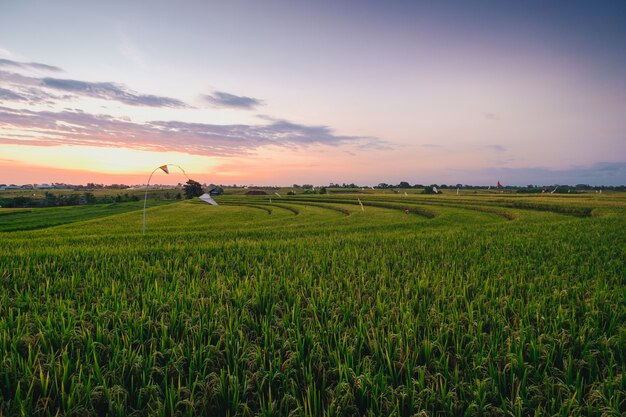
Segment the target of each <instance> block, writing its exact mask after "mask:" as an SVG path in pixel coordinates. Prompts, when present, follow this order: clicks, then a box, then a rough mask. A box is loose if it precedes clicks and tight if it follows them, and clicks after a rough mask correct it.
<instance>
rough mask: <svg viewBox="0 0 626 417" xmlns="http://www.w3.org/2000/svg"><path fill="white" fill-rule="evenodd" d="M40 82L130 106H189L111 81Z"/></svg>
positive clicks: (49, 86) (45, 80)
mask: <svg viewBox="0 0 626 417" xmlns="http://www.w3.org/2000/svg"><path fill="white" fill-rule="evenodd" d="M41 82H42V85H43V86H44V87H47V88H52V89H55V90H60V91H66V92H70V93H74V94H78V95H82V96H88V97H94V98H100V99H104V100H116V101H119V102H121V103H125V104H128V105H131V106H148V107H171V108H185V107H189V106H188V105H187V104H185V103H183V102H182V101H180V100H178V99H175V98H170V97H161V96H154V95H148V94H139V93H136V92H134V91H132V90H130V89H127V88H126V87H125V86H123V85H121V84H116V83H111V82H86V81H78V80H69V79H60V78H48V77H47V78H43V79H42V80H41Z"/></svg>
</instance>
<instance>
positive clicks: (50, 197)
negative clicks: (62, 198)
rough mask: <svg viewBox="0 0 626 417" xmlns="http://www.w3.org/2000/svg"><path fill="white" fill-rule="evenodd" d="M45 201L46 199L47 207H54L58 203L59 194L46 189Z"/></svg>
mask: <svg viewBox="0 0 626 417" xmlns="http://www.w3.org/2000/svg"><path fill="white" fill-rule="evenodd" d="M44 201H45V203H44V204H45V206H46V207H52V206H56V205H57V204H58V199H57V196H56V195H54V194H53V193H51V192H50V191H46V193H45V197H44Z"/></svg>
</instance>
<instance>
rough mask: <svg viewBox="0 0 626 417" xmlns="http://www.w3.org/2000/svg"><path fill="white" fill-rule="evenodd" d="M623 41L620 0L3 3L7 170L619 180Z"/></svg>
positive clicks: (623, 143)
mask: <svg viewBox="0 0 626 417" xmlns="http://www.w3.org/2000/svg"><path fill="white" fill-rule="evenodd" d="M624 45H626V3H624V2H618V1H607V2H595V3H593V4H592V3H590V2H581V1H573V2H567V3H565V2H560V3H557V2H550V3H548V2H542V1H529V2H513V1H501V2H486V1H476V2H461V1H447V2H434V1H423V2H386V3H382V2H374V1H359V2H357V1H332V2H331V1H322V2H294V1H267V2H243V1H232V2H220V3H216V2H192V1H182V2H177V3H172V2H146V1H134V2H91V1H87V2H67V1H58V2H43V1H41V2H36V1H22V2H3V3H1V4H0V167H2V168H3V169H2V171H1V172H3V175H5V177H0V182H3V183H6V182H48V181H52V180H58V181H74V182H86V181H92V179H94V178H96V179H98V180H99V181H101V182H111V183H112V182H133V183H134V182H142V181H143V180H142V178H143V176H144V173H145V172H146V171H151V168H152V167H153V166H158V165H160V164H162V163H163V162H164V161H165V162H172V163H175V162H178V163H180V164H181V165H185V166H186V168H187V170H188V171H190V172H192V173H193V174H194V175H195V176H196V177H197V178H198V179H200V180H202V181H207V182H224V183H232V182H237V183H248V184H253V183H256V184H261V183H263V184H270V183H274V184H291V183H294V182H298V183H302V182H306V183H319V184H322V183H328V182H355V183H360V184H364V183H370V184H374V183H378V182H388V183H394V182H399V181H409V182H411V183H455V184H456V183H484V184H487V183H492V182H493V183H495V182H496V181H497V180H501V181H502V182H504V183H509V184H520V185H525V184H528V183H545V184H552V183H581V182H582V183H592V184H593V183H596V184H600V183H602V184H624V183H626V170H625V168H624V167H625V166H626V156H625V155H626V137H625V136H626V118H625V117H624V115H625V114H626V77H624V74H626V48H624V47H623V46H624ZM94 150H96V151H94ZM42 176H45V178H42ZM496 177H497V178H496ZM165 180H166V179H163V181H165ZM172 180H173V181H174V182H177V179H172Z"/></svg>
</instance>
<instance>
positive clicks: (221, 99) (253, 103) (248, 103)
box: [202, 91, 263, 110]
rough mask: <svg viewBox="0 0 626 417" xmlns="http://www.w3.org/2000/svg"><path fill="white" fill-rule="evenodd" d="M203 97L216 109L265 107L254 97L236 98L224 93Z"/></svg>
mask: <svg viewBox="0 0 626 417" xmlns="http://www.w3.org/2000/svg"><path fill="white" fill-rule="evenodd" d="M202 97H203V98H204V99H205V100H206V101H207V102H209V103H210V104H211V105H213V106H215V107H232V108H238V109H246V110H250V109H254V108H256V107H258V106H261V105H263V101H262V100H259V99H256V98H253V97H246V96H236V95H234V94H230V93H225V92H223V91H215V92H214V93H213V94H211V95H209V94H206V95H203V96H202Z"/></svg>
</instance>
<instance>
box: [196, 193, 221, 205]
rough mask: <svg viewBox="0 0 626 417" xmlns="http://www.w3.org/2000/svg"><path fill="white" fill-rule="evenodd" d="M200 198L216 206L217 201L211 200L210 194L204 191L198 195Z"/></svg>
mask: <svg viewBox="0 0 626 417" xmlns="http://www.w3.org/2000/svg"><path fill="white" fill-rule="evenodd" d="M200 200H202V201H204V202H205V203H209V204H211V205H214V206H217V205H218V204H217V201H215V200H213V199H212V198H211V195H210V194H207V193H204V194H202V195H201V196H200Z"/></svg>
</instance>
